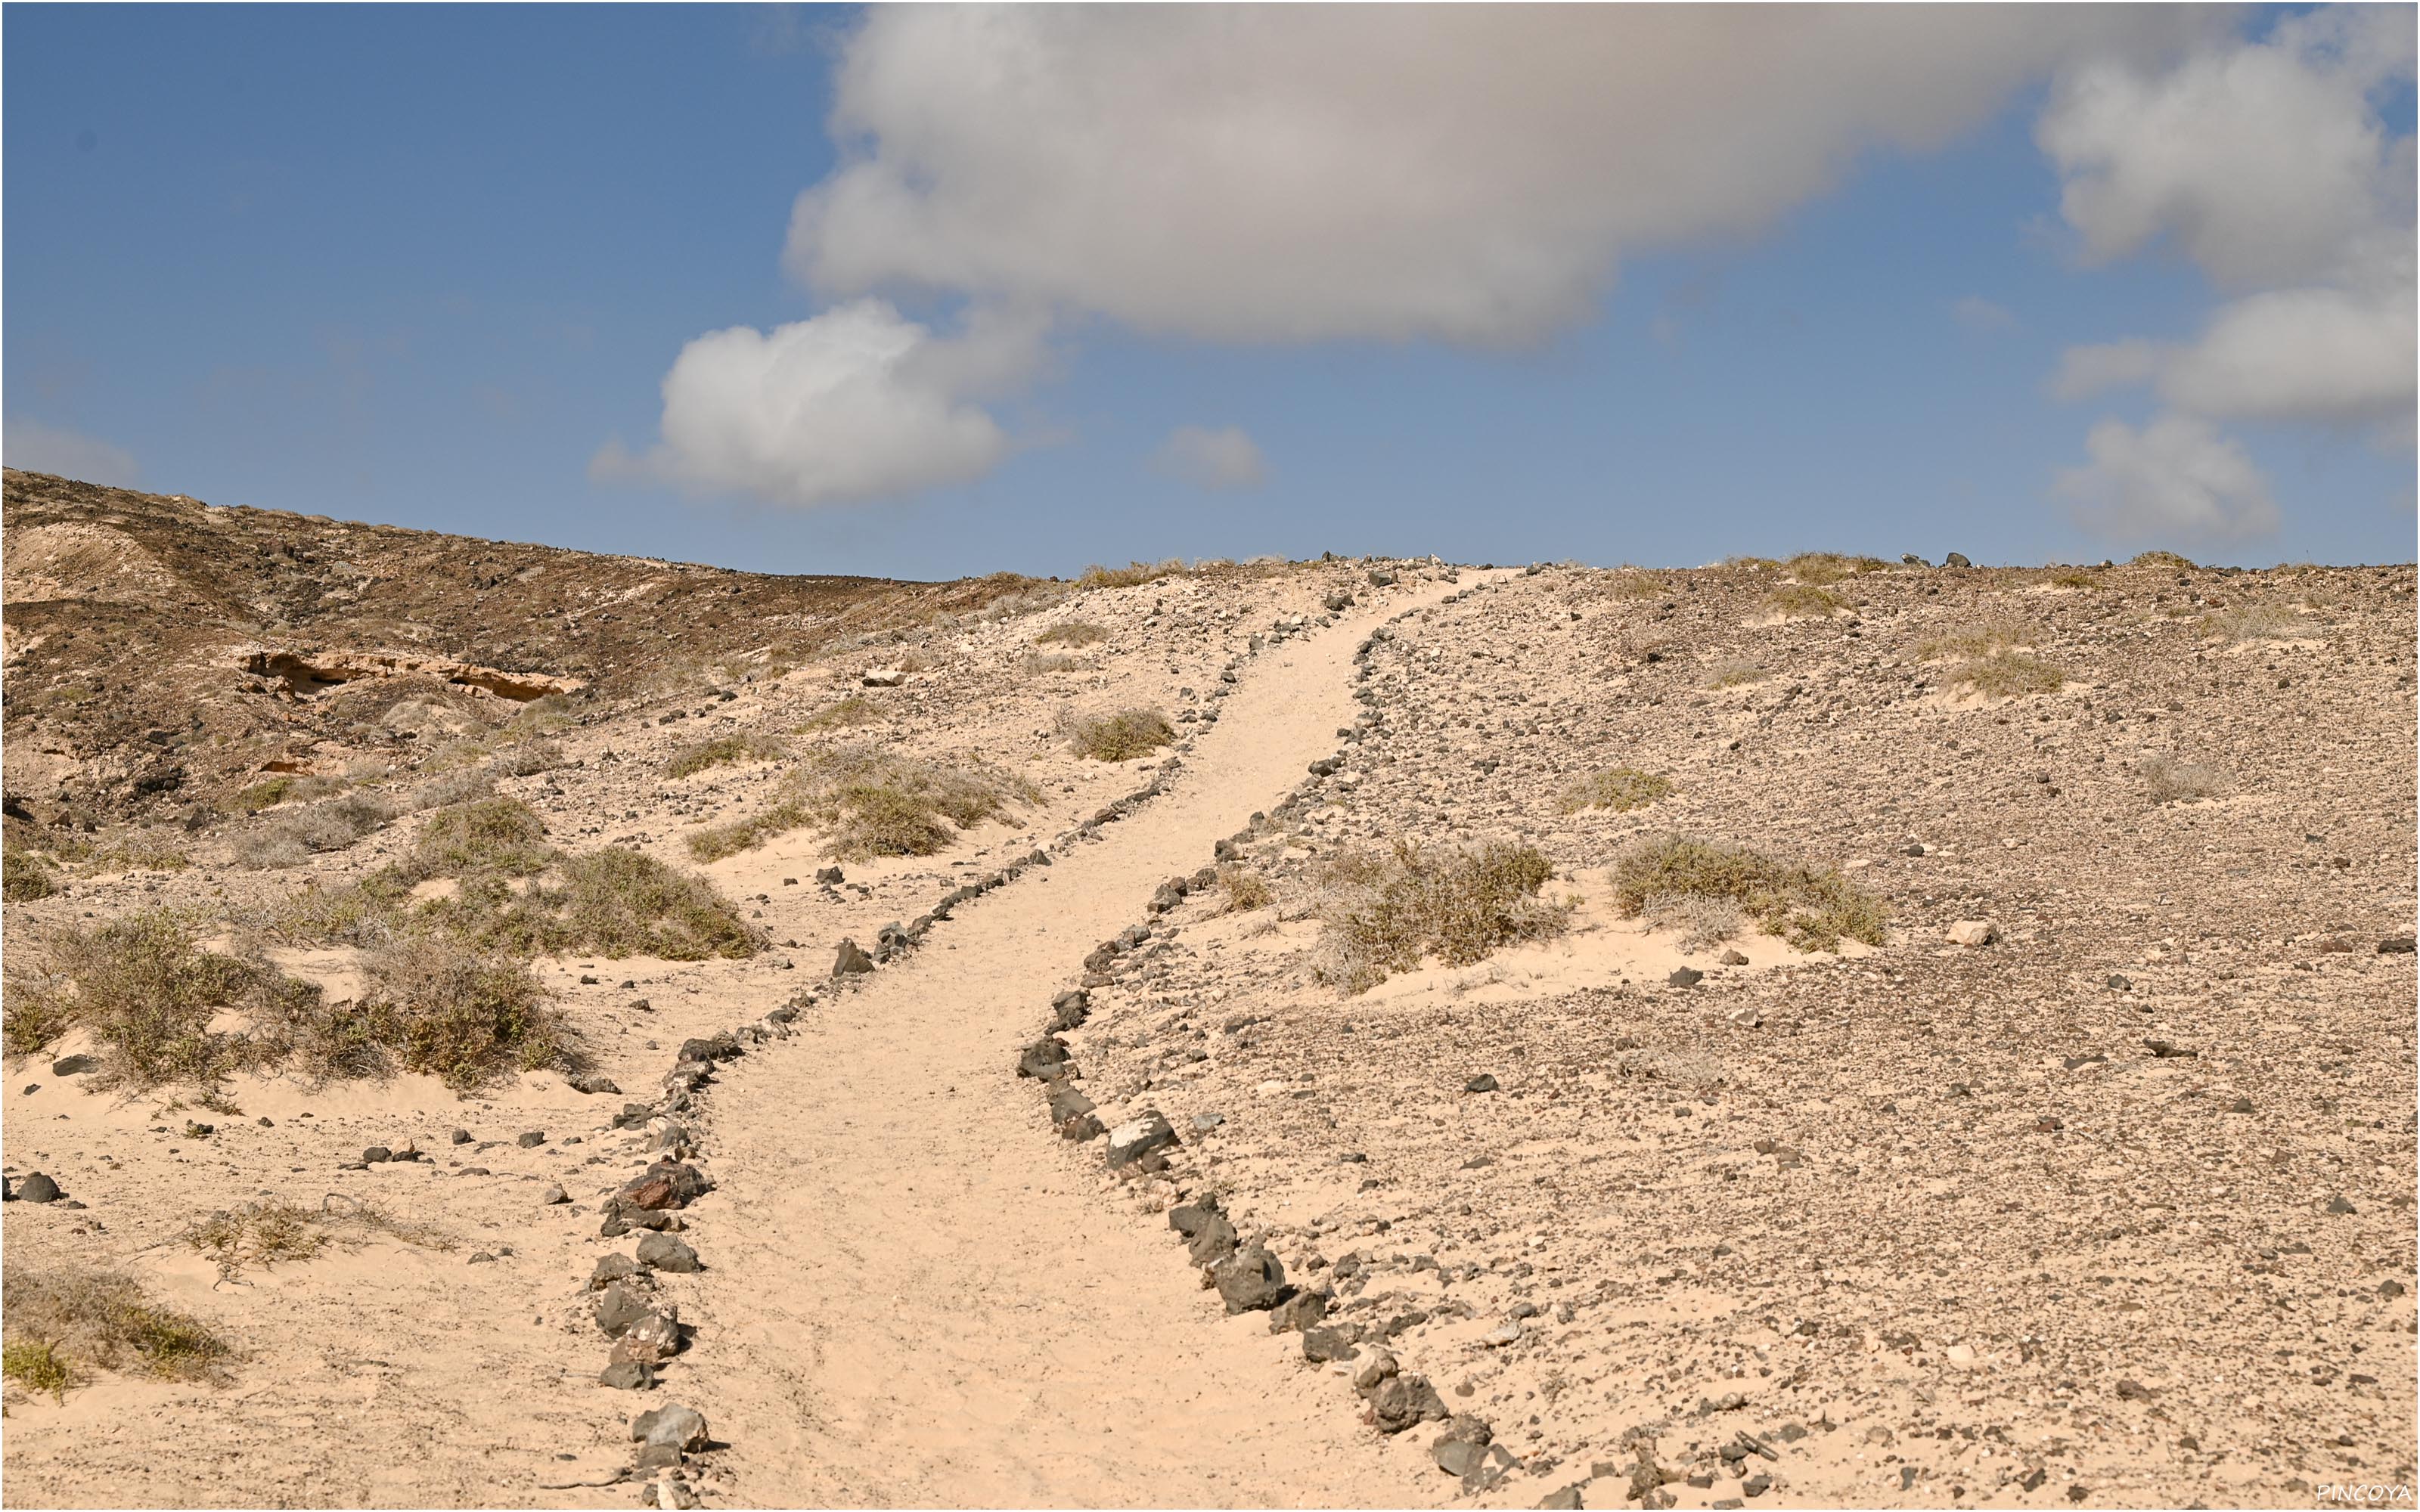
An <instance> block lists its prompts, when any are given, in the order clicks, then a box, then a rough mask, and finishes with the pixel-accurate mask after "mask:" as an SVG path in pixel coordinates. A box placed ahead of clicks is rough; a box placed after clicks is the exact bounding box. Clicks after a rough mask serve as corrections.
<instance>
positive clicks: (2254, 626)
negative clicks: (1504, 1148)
mask: <svg viewBox="0 0 2420 1512" xmlns="http://www.w3.org/2000/svg"><path fill="white" fill-rule="evenodd" d="M2201 627H2202V630H2203V632H2204V633H2205V634H2209V635H2215V636H2223V637H2225V638H2226V640H2234V641H2244V640H2297V639H2299V638H2301V637H2304V636H2307V635H2309V634H2311V633H2312V625H2311V622H2310V621H2309V620H2306V619H2304V617H2303V616H2302V615H2300V614H2297V613H2295V612H2294V611H2293V610H2292V609H2288V608H2286V607H2285V606H2284V605H2282V604H2246V605H2244V606H2242V608H2240V609H2220V610H2219V611H2218V612H2217V613H2215V614H2211V615H2208V616H2206V617H2205V618H2204V619H2203V620H2202V622H2201Z"/></svg>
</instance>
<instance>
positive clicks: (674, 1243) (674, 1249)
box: [639, 1234, 706, 1275]
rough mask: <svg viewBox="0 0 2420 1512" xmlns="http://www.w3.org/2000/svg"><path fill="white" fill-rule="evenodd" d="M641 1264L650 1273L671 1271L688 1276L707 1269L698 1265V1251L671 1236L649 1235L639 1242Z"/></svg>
mask: <svg viewBox="0 0 2420 1512" xmlns="http://www.w3.org/2000/svg"><path fill="white" fill-rule="evenodd" d="M639 1263H640V1264H641V1265H644V1266H645V1267H646V1268H647V1269H648V1270H650V1271H670V1272H672V1273H675V1274H676V1275H687V1274H690V1273H693V1272H697V1271H702V1270H704V1269H706V1267H705V1266H703V1265H701V1264H699V1263H698V1258H697V1251H695V1250H693V1249H691V1248H690V1247H689V1245H688V1244H687V1243H685V1242H682V1241H680V1240H678V1239H675V1238H674V1237H673V1236H672V1235H670V1234H648V1235H646V1236H644V1238H642V1239H641V1240H640V1241H639Z"/></svg>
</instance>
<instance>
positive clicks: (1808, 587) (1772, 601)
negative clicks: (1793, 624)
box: [1764, 583, 1849, 619]
mask: <svg viewBox="0 0 2420 1512" xmlns="http://www.w3.org/2000/svg"><path fill="white" fill-rule="evenodd" d="M1764 607H1765V608H1766V609H1771V610H1772V611H1773V612H1774V613H1776V614H1779V615H1782V616H1784V617H1786V618H1791V619H1797V618H1801V617H1805V616H1807V615H1815V616H1822V615H1828V614H1832V613H1836V612H1838V610H1840V609H1846V608H1848V607H1849V601H1848V600H1847V599H1845V598H1842V597H1841V596H1840V595H1839V594H1836V593H1834V592H1832V591H1831V590H1830V589H1828V588H1819V587H1816V586H1815V585H1814V584H1812V583H1783V584H1782V585H1781V586H1780V587H1778V588H1776V589H1775V590H1774V591H1773V592H1771V593H1769V594H1765V595H1764Z"/></svg>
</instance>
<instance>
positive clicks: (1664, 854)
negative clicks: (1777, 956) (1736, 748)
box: [1613, 835, 1885, 950]
mask: <svg viewBox="0 0 2420 1512" xmlns="http://www.w3.org/2000/svg"><path fill="white" fill-rule="evenodd" d="M1613 889H1614V902H1615V903H1616V904H1617V905H1618V906H1619V907H1620V908H1621V912H1622V914H1623V916H1624V917H1626V918H1637V917H1638V916H1639V915H1640V914H1643V913H1650V912H1656V911H1663V912H1665V913H1666V915H1667V917H1672V916H1673V913H1674V911H1677V910H1679V909H1681V908H1683V906H1684V901H1685V900H1690V899H1702V900H1713V901H1715V902H1719V903H1730V904H1732V905H1733V906H1735V907H1737V908H1738V909H1739V910H1740V912H1742V913H1743V914H1745V915H1746V916H1747V917H1748V918H1753V919H1755V920H1756V921H1757V924H1758V926H1759V927H1760V928H1761V929H1762V930H1763V931H1764V933H1767V934H1777V935H1779V936H1781V937H1782V938H1783V939H1786V940H1788V941H1789V942H1790V943H1791V944H1792V945H1793V946H1796V947H1797V948H1798V949H1802V950H1838V949H1839V948H1840V942H1841V940H1843V939H1853V940H1862V941H1864V942H1865V943H1866V944H1868V945H1875V946H1878V945H1880V944H1882V943H1883V925H1884V922H1885V913H1884V911H1883V905H1882V903H1881V902H1880V900H1878V899H1876V898H1874V897H1872V896H1871V895H1869V894H1868V893H1865V892H1863V891H1860V890H1859V889H1858V888H1857V887H1854V886H1853V885H1851V884H1850V882H1849V881H1848V879H1847V878H1846V877H1844V876H1842V875H1841V874H1840V873H1839V872H1837V871H1817V870H1816V869H1814V868H1812V867H1807V866H1799V865H1794V864H1792V863H1789V862H1785V861H1779V860H1776V859H1775V858H1773V857H1772V856H1761V855H1759V854H1758V853H1756V852H1754V851H1749V850H1744V849H1741V848H1738V847H1735V846H1730V845H1721V844H1717V843H1714V842H1713V841H1702V840H1695V839H1691V838H1689V837H1686V836H1682V835H1662V836H1657V837H1655V838H1653V839H1652V840H1647V841H1640V842H1639V843H1638V844H1637V845H1635V846H1633V847H1631V849H1630V850H1628V851H1626V852H1624V853H1623V855H1622V856H1621V858H1620V859H1619V860H1617V861H1616V862H1615V863H1614V868H1613Z"/></svg>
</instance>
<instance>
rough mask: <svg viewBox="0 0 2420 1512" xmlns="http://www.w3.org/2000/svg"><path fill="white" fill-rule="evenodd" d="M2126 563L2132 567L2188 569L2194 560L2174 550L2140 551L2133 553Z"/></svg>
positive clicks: (2191, 566)
mask: <svg viewBox="0 0 2420 1512" xmlns="http://www.w3.org/2000/svg"><path fill="white" fill-rule="evenodd" d="M2127 565H2129V566H2133V567H2175V568H2178V569H2180V570H2183V571H2190V570H2191V569H2192V568H2193V565H2194V561H2193V558H2191V557H2188V556H2181V555H2179V554H2178V553H2177V552H2174V551H2141V552H2137V553H2135V556H2134V560H2133V561H2132V562H2130V563H2127Z"/></svg>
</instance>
